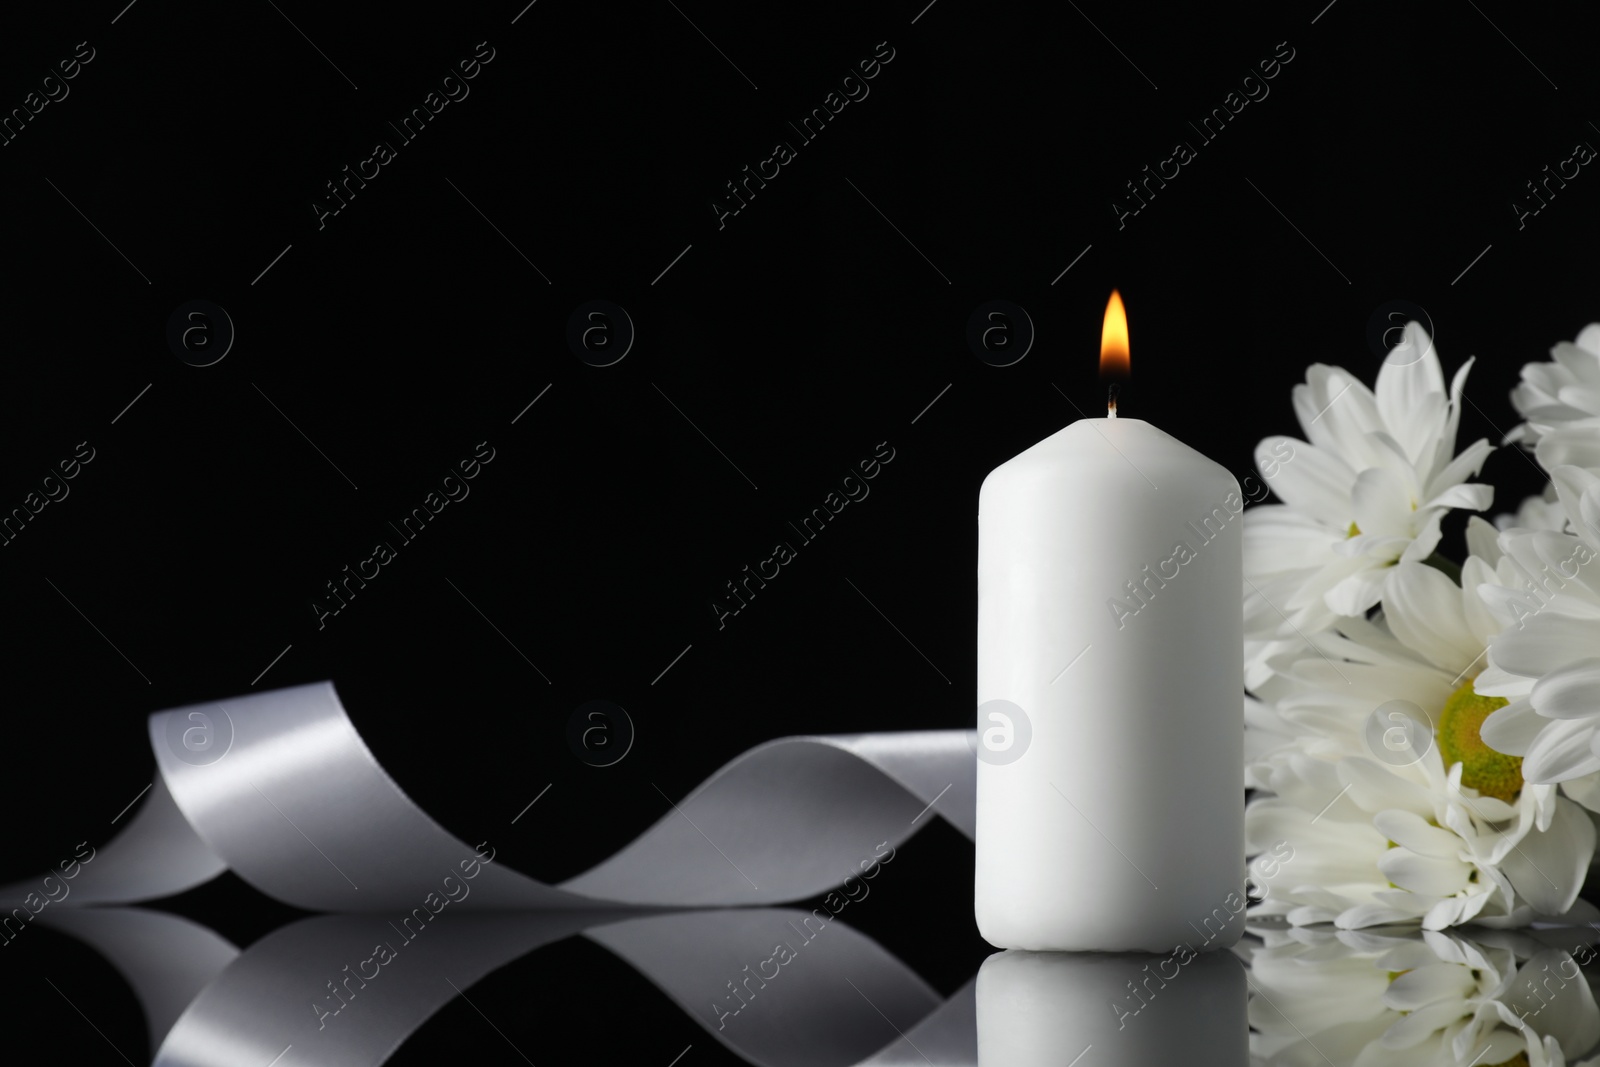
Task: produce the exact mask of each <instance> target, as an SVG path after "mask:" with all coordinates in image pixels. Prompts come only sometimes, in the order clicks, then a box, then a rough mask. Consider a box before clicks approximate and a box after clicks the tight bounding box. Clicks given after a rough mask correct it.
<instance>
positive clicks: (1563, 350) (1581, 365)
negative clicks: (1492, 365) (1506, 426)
mask: <svg viewBox="0 0 1600 1067" xmlns="http://www.w3.org/2000/svg"><path fill="white" fill-rule="evenodd" d="M1550 356H1551V361H1550V362H1548V363H1528V364H1525V365H1524V366H1523V368H1522V382H1521V384H1519V385H1518V386H1517V387H1516V388H1515V389H1513V390H1512V391H1511V403H1512V404H1513V405H1515V406H1516V409H1517V414H1519V415H1521V416H1522V417H1523V418H1524V419H1526V420H1527V421H1526V422H1523V423H1521V424H1520V425H1518V426H1517V427H1515V428H1514V429H1513V430H1512V431H1511V432H1510V433H1508V434H1506V443H1507V444H1510V443H1511V442H1513V441H1521V442H1523V443H1525V444H1528V445H1536V444H1537V443H1538V442H1539V441H1540V440H1542V439H1543V438H1544V437H1545V436H1547V435H1549V434H1551V433H1555V432H1557V431H1561V430H1565V429H1575V430H1579V431H1585V432H1587V433H1588V434H1589V435H1590V436H1600V434H1597V432H1596V431H1600V323H1590V324H1589V325H1588V326H1585V327H1584V328H1583V332H1582V333H1580V334H1578V339H1577V340H1576V341H1562V342H1560V343H1559V344H1557V345H1556V346H1555V347H1554V348H1552V349H1550Z"/></svg>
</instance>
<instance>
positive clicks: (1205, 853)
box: [975, 292, 1245, 952]
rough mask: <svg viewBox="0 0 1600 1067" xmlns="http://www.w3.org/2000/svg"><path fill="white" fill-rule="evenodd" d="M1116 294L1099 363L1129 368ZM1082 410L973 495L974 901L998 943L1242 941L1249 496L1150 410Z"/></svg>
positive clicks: (1049, 946)
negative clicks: (1145, 414) (1150, 417)
mask: <svg viewBox="0 0 1600 1067" xmlns="http://www.w3.org/2000/svg"><path fill="white" fill-rule="evenodd" d="M1128 354H1129V346H1128V330H1127V319H1126V315H1125V312H1124V310H1123V305H1122V300H1121V297H1120V296H1118V295H1117V294H1116V293H1115V292H1113V293H1112V296H1111V301H1110V303H1109V304H1108V305H1107V307H1106V317H1105V324H1104V329H1103V334H1102V342H1101V369H1102V374H1103V375H1126V373H1127V369H1128ZM1107 407H1108V410H1107V412H1106V417H1105V418H1103V419H1091V418H1084V419H1080V420H1078V421H1076V422H1074V423H1071V424H1070V425H1068V426H1067V427H1065V428H1064V429H1062V430H1060V431H1058V432H1057V433H1055V434H1052V435H1051V436H1050V437H1047V438H1045V439H1044V440H1043V441H1040V442H1039V443H1038V444H1036V445H1034V446H1033V447H1032V448H1029V449H1028V450H1026V451H1025V452H1023V453H1022V454H1020V455H1018V456H1016V457H1014V458H1013V459H1011V460H1008V461H1007V462H1005V463H1002V464H1001V465H1000V466H998V467H996V468H995V469H994V470H993V471H991V472H990V473H989V476H988V477H987V478H986V479H984V483H983V488H982V490H981V492H980V493H979V496H978V758H979V760H980V762H979V765H978V812H977V856H976V864H977V874H976V892H975V911H976V914H977V921H978V930H979V932H980V933H981V934H982V935H983V937H984V939H985V940H987V941H988V942H989V943H990V944H992V945H995V946H996V947H999V948H1019V949H1035V950H1105V951H1122V950H1139V949H1142V950H1146V951H1152V952H1154V951H1162V950H1168V949H1171V948H1172V946H1173V945H1175V944H1177V943H1179V942H1184V943H1187V944H1189V945H1192V946H1194V947H1195V948H1196V949H1206V948H1216V947H1220V946H1224V945H1229V944H1232V943H1233V942H1234V941H1236V940H1237V939H1238V936H1239V933H1240V930H1241V929H1242V912H1243V911H1244V907H1245V898H1244V874H1245V867H1244V786H1243V781H1244V746H1243V731H1244V724H1243V698H1242V694H1243V688H1244V682H1243V668H1242V660H1243V651H1242V650H1243V636H1242V630H1243V608H1242V598H1241V595H1240V594H1241V589H1242V587H1243V571H1242V562H1241V551H1240V546H1241V528H1242V526H1243V520H1242V518H1241V517H1240V516H1241V513H1242V512H1243V511H1244V500H1243V497H1242V496H1241V495H1240V492H1239V486H1238V483H1237V482H1236V481H1235V480H1234V478H1233V476H1232V475H1231V474H1229V473H1228V472H1227V470H1225V469H1224V468H1223V467H1221V466H1219V465H1218V464H1216V463H1214V462H1212V461H1211V460H1209V459H1207V458H1206V457H1205V456H1202V455H1201V454H1200V453H1198V452H1196V451H1195V450H1194V449H1192V448H1190V447H1188V446H1187V445H1185V444H1183V443H1182V442H1181V441H1178V440H1176V439H1175V438H1173V437H1170V436H1169V435H1167V434H1165V433H1163V432H1162V431H1161V430H1158V429H1156V428H1155V427H1154V426H1152V425H1150V424H1149V423H1148V422H1145V421H1144V420H1142V419H1136V418H1128V417H1126V416H1125V415H1124V416H1123V417H1119V416H1118V412H1117V410H1116V397H1115V391H1114V390H1113V392H1112V396H1111V400H1110V402H1109V403H1108V405H1107Z"/></svg>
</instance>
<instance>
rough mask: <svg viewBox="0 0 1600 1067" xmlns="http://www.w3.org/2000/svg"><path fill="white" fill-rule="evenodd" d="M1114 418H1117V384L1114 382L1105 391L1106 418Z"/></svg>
mask: <svg viewBox="0 0 1600 1067" xmlns="http://www.w3.org/2000/svg"><path fill="white" fill-rule="evenodd" d="M1116 417H1117V383H1116V382H1112V383H1111V387H1110V388H1109V389H1107V390H1106V418H1108V419H1114V418H1116Z"/></svg>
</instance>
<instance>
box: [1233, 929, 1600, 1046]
mask: <svg viewBox="0 0 1600 1067" xmlns="http://www.w3.org/2000/svg"><path fill="white" fill-rule="evenodd" d="M1264 936H1265V939H1266V943H1265V944H1263V945H1262V946H1261V947H1259V948H1256V949H1255V950H1254V951H1253V952H1252V953H1251V958H1250V968H1251V971H1252V977H1251V986H1252V994H1253V995H1252V996H1251V999H1250V1007H1249V1015H1250V1025H1251V1027H1252V1029H1253V1031H1254V1032H1253V1033H1252V1034H1251V1035H1250V1042H1251V1052H1252V1054H1253V1055H1254V1056H1255V1057H1257V1058H1258V1061H1259V1062H1261V1063H1263V1064H1266V1065H1268V1067H1312V1065H1314V1064H1323V1063H1341V1064H1351V1065H1353V1067H1459V1065H1461V1064H1473V1065H1494V1067H1505V1065H1510V1064H1520V1065H1526V1067H1565V1064H1566V1063H1567V1062H1568V1057H1570V1056H1575V1055H1581V1054H1583V1053H1586V1052H1588V1051H1590V1050H1591V1049H1592V1048H1593V1046H1594V1045H1595V1042H1596V1041H1597V1040H1600V1008H1597V1007H1596V1005H1595V1001H1594V996H1593V994H1592V993H1591V992H1590V990H1589V986H1588V983H1587V982H1586V981H1585V980H1584V978H1583V977H1582V976H1581V975H1580V974H1578V969H1577V965H1576V962H1575V961H1574V960H1573V958H1572V956H1571V955H1570V954H1569V953H1568V952H1566V951H1565V950H1562V949H1556V948H1549V947H1547V946H1545V945H1543V944H1541V943H1539V942H1538V941H1535V940H1534V939H1532V938H1529V937H1522V936H1514V935H1513V936H1509V937H1508V936H1504V935H1499V936H1496V935H1489V934H1486V935H1484V938H1483V939H1481V940H1480V939H1471V940H1469V939H1467V938H1465V937H1461V936H1459V935H1444V934H1439V933H1434V932H1426V933H1424V934H1423V935H1422V936H1420V937H1406V936H1395V935H1393V934H1378V933H1372V932H1354V931H1339V932H1337V933H1333V932H1327V931H1309V930H1304V929H1296V930H1293V931H1289V932H1287V933H1286V934H1285V933H1273V932H1268V933H1266V934H1265V935H1264Z"/></svg>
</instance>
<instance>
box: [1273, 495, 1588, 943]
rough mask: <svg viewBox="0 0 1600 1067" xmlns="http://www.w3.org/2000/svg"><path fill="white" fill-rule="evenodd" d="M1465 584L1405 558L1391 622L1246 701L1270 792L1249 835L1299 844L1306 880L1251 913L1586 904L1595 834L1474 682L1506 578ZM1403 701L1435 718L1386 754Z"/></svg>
mask: <svg viewBox="0 0 1600 1067" xmlns="http://www.w3.org/2000/svg"><path fill="white" fill-rule="evenodd" d="M1492 533H1493V532H1492V528H1490V527H1489V526H1488V524H1487V523H1484V522H1483V521H1482V520H1476V522H1475V523H1474V524H1473V527H1472V529H1471V530H1470V531H1469V541H1470V542H1471V543H1472V544H1474V545H1476V546H1479V547H1482V548H1484V549H1485V551H1493V539H1492ZM1464 574H1466V575H1467V576H1468V578H1469V581H1468V583H1467V587H1466V588H1462V587H1459V586H1457V585H1456V584H1455V583H1454V582H1453V581H1451V580H1450V579H1449V578H1448V577H1446V576H1445V575H1444V574H1442V573H1441V572H1440V571H1438V570H1436V569H1435V568H1433V567H1429V566H1425V565H1423V564H1419V563H1401V564H1399V565H1398V566H1396V567H1395V568H1394V569H1393V576H1392V580H1391V582H1390V590H1389V593H1388V596H1387V598H1386V601H1385V608H1384V616H1383V619H1382V620H1381V621H1378V622H1373V621H1368V620H1366V619H1362V618H1351V619H1346V620H1344V621H1343V622H1342V623H1341V624H1340V630H1341V631H1342V632H1340V633H1326V634H1319V635H1316V636H1315V637H1313V638H1311V642H1312V645H1313V647H1312V648H1311V649H1310V650H1309V651H1307V650H1304V649H1302V651H1301V653H1300V654H1299V655H1298V656H1295V657H1292V658H1287V659H1283V658H1280V659H1279V660H1276V661H1274V666H1275V667H1276V670H1277V672H1278V678H1277V679H1276V680H1275V681H1274V682H1273V683H1271V684H1270V685H1269V686H1268V687H1266V688H1268V689H1270V690H1271V691H1272V698H1273V699H1272V705H1271V707H1270V708H1268V707H1261V708H1254V709H1250V711H1251V714H1250V716H1249V717H1248V719H1247V722H1248V726H1247V729H1246V736H1247V751H1250V752H1251V755H1252V759H1251V762H1250V763H1249V765H1248V767H1247V773H1246V777H1247V784H1248V785H1250V786H1253V787H1255V788H1257V789H1260V790H1263V791H1265V792H1266V793H1269V794H1271V795H1270V796H1261V797H1257V798H1255V799H1253V800H1252V801H1251V803H1250V805H1249V807H1248V809H1247V811H1246V818H1245V823H1246V836H1247V843H1248V849H1249V851H1251V852H1263V851H1266V850H1267V849H1269V848H1272V847H1273V846H1274V845H1275V844H1276V843H1277V842H1284V841H1286V842H1288V843H1289V845H1290V846H1291V847H1292V848H1293V849H1294V861H1293V863H1292V864H1286V865H1285V866H1286V868H1287V869H1288V870H1290V871H1291V872H1292V878H1293V882H1294V885H1293V887H1292V888H1289V889H1286V890H1285V889H1279V888H1273V889H1272V891H1271V895H1270V897H1269V899H1268V900H1267V901H1266V902H1264V903H1263V904H1261V905H1258V906H1257V908H1256V910H1255V912H1254V913H1253V914H1257V915H1265V914H1278V915H1284V916H1286V917H1287V918H1288V919H1289V921H1291V922H1293V923H1296V924H1303V923H1316V922H1334V923H1335V924H1337V925H1338V926H1340V927H1344V928H1358V927H1363V926H1370V925H1374V924H1378V923H1388V922H1406V921H1417V920H1421V921H1422V923H1423V925H1424V926H1425V927H1427V928H1429V929H1443V928H1445V927H1449V926H1455V925H1458V924H1461V923H1465V922H1472V921H1477V922H1480V923H1493V924H1516V923H1521V922H1526V921H1527V920H1528V919H1529V918H1531V917H1532V916H1533V915H1535V914H1542V915H1556V914H1561V913H1565V912H1567V911H1568V910H1569V909H1571V908H1572V907H1573V905H1574V901H1575V899H1576V897H1577V893H1578V890H1579V888H1580V887H1581V884H1582V880H1583V876H1584V874H1586V873H1587V870H1588V859H1589V857H1590V856H1592V855H1593V852H1594V838H1595V829H1594V825H1593V824H1592V823H1591V822H1590V820H1589V819H1588V817H1587V816H1586V815H1585V814H1584V812H1583V811H1581V810H1580V809H1579V808H1578V807H1577V805H1575V804H1573V803H1572V802H1571V801H1568V800H1565V799H1564V798H1560V797H1557V796H1556V791H1555V789H1554V788H1553V787H1551V786H1549V785H1537V786H1525V785H1524V783H1523V779H1522V776H1521V774H1520V773H1519V769H1518V765H1519V762H1520V761H1519V760H1518V759H1517V758H1516V757H1514V756H1509V755H1506V754H1503V753H1501V752H1497V751H1494V750H1492V749H1490V748H1489V747H1488V746H1487V745H1485V744H1484V742H1483V740H1482V738H1481V737H1480V736H1479V725H1480V723H1481V722H1482V721H1483V719H1484V718H1485V716H1487V715H1488V714H1489V713H1490V712H1491V711H1493V710H1495V709H1496V708H1497V707H1498V706H1499V705H1500V704H1501V703H1502V701H1499V700H1496V699H1493V698H1486V697H1483V696H1480V695H1478V694H1477V693H1475V692H1474V691H1473V684H1472V681H1471V679H1470V677H1469V674H1470V672H1471V671H1472V669H1473V668H1474V666H1475V665H1477V664H1478V663H1479V662H1480V660H1481V659H1482V656H1483V652H1484V649H1485V646H1486V644H1487V642H1488V640H1489V639H1490V638H1491V637H1493V635H1494V634H1495V633H1496V632H1497V631H1498V629H1499V622H1498V620H1497V619H1496V618H1495V617H1494V616H1493V615H1492V614H1491V613H1490V612H1489V610H1488V609H1487V608H1486V607H1485V606H1484V604H1483V602H1482V600H1481V598H1480V595H1479V587H1480V586H1482V585H1492V584H1493V583H1494V581H1495V580H1496V578H1497V575H1496V573H1495V571H1494V570H1492V569H1491V568H1490V566H1489V564H1488V563H1487V562H1486V561H1484V560H1483V559H1481V558H1479V557H1476V556H1474V557H1469V559H1468V561H1467V564H1466V566H1465V567H1464ZM1395 700H1403V701H1408V702H1410V703H1412V704H1414V705H1416V706H1417V707H1418V708H1420V709H1421V710H1422V711H1423V713H1424V714H1425V715H1427V716H1428V718H1429V720H1430V722H1431V723H1432V724H1433V729H1432V732H1431V733H1432V736H1431V739H1429V740H1428V741H1427V742H1426V743H1419V744H1417V746H1416V749H1405V748H1404V747H1403V746H1402V748H1401V750H1399V751H1396V750H1386V749H1384V748H1383V744H1382V743H1381V742H1379V743H1376V744H1375V741H1374V737H1375V736H1377V737H1380V738H1381V737H1387V736H1388V732H1389V731H1385V730H1383V729H1382V727H1383V725H1385V724H1384V723H1379V724H1378V726H1379V729H1377V730H1376V731H1375V730H1374V728H1373V716H1374V714H1375V709H1381V707H1382V706H1383V705H1385V704H1387V703H1388V702H1390V701H1395ZM1252 734H1256V735H1258V736H1256V737H1254V738H1251V737H1250V735H1252ZM1406 736H1407V738H1408V739H1409V738H1411V737H1412V734H1410V733H1407V735H1406ZM1285 739H1286V740H1285ZM1275 740H1276V741H1278V742H1279V743H1278V744H1277V746H1276V747H1273V744H1272V742H1273V741H1275ZM1252 741H1253V742H1254V743H1253V744H1252ZM1418 749H1420V750H1421V754H1420V756H1419V755H1418V751H1417V750H1418Z"/></svg>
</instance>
